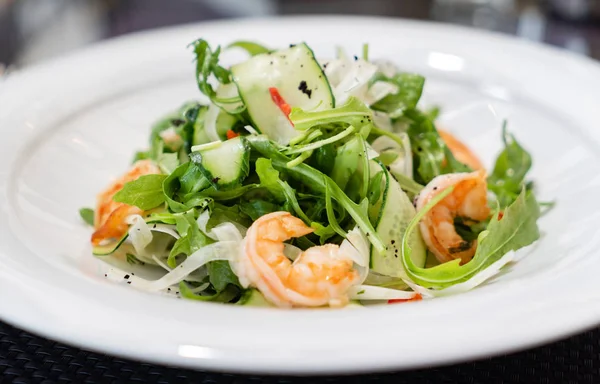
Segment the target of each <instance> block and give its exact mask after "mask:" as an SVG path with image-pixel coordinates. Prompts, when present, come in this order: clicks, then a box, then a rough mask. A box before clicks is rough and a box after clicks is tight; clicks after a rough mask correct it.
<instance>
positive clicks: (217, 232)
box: [196, 210, 247, 242]
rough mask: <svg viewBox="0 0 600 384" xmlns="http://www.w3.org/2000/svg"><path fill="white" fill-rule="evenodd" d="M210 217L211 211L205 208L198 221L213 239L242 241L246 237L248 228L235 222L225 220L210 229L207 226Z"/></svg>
mask: <svg viewBox="0 0 600 384" xmlns="http://www.w3.org/2000/svg"><path fill="white" fill-rule="evenodd" d="M209 219H210V212H209V211H208V210H205V211H204V212H202V213H201V214H200V216H198V219H197V220H196V222H197V223H198V228H200V230H201V231H202V232H203V233H204V234H205V235H206V236H208V237H210V238H211V239H213V240H218V241H237V242H241V241H242V239H243V238H244V236H245V234H246V231H247V228H246V227H244V226H243V225H240V224H238V223H233V222H231V223H230V222H225V223H221V224H218V225H216V226H215V227H214V228H213V229H211V230H210V231H208V230H207V229H206V226H207V225H208V220H209Z"/></svg>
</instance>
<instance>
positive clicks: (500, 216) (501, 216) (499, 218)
mask: <svg viewBox="0 0 600 384" xmlns="http://www.w3.org/2000/svg"><path fill="white" fill-rule="evenodd" d="M503 217H504V211H500V212H498V221H500V220H502V218H503Z"/></svg>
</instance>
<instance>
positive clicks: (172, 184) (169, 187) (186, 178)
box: [162, 162, 210, 212]
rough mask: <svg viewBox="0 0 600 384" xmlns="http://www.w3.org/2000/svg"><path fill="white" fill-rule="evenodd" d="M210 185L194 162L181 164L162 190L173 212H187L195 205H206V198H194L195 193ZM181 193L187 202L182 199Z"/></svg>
mask: <svg viewBox="0 0 600 384" xmlns="http://www.w3.org/2000/svg"><path fill="white" fill-rule="evenodd" d="M208 186H210V182H209V181H208V180H207V179H206V178H205V177H204V175H203V174H202V172H201V171H200V169H199V168H198V166H197V165H196V164H195V163H193V162H187V163H184V164H181V165H180V166H179V167H177V168H175V170H174V171H173V172H172V173H171V174H170V175H169V176H168V177H167V178H166V179H165V180H164V182H163V185H162V191H163V194H164V196H165V200H166V201H167V204H168V206H169V208H170V209H171V210H172V211H173V212H185V211H187V210H188V209H190V208H191V207H193V206H196V205H202V206H203V205H204V200H206V198H205V197H204V196H201V199H200V200H202V201H197V200H194V201H193V202H190V201H189V200H192V199H193V198H194V197H195V195H194V194H195V193H196V192H198V191H200V190H202V189H205V188H207V187H208ZM181 195H183V198H184V199H185V200H186V204H183V203H182V202H181V201H178V200H181Z"/></svg>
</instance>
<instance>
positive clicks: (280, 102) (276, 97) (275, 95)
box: [269, 87, 293, 125]
mask: <svg viewBox="0 0 600 384" xmlns="http://www.w3.org/2000/svg"><path fill="white" fill-rule="evenodd" d="M269 92H270V93H271V99H272V100H273V102H274V103H275V105H277V106H278V107H279V109H281V112H283V114H284V115H286V116H287V118H288V120H290V113H291V112H292V107H290V105H289V104H288V103H286V102H285V100H284V99H283V97H281V95H280V94H279V91H278V90H277V88H275V87H271V88H269ZM291 122H292V121H291V120H290V123H291ZM292 125H293V124H292Z"/></svg>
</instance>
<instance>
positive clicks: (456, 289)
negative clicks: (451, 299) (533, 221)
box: [404, 251, 515, 298]
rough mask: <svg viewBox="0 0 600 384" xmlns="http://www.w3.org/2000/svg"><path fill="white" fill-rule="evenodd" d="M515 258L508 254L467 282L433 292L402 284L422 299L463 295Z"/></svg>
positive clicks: (420, 287)
mask: <svg viewBox="0 0 600 384" xmlns="http://www.w3.org/2000/svg"><path fill="white" fill-rule="evenodd" d="M514 257H515V252H513V251H511V252H508V253H507V254H506V255H504V256H502V257H501V258H500V259H499V260H497V261H496V262H494V263H493V264H491V265H490V266H489V267H487V268H486V269H484V270H483V271H480V272H479V273H477V274H476V275H475V276H473V277H471V278H470V279H469V280H467V281H464V282H462V283H459V284H455V285H453V286H451V287H448V288H444V289H440V290H435V289H427V288H425V287H422V286H420V285H418V284H415V283H414V282H412V281H410V280H404V282H405V283H406V284H407V285H408V286H409V287H411V288H412V289H413V291H415V292H418V293H420V294H421V295H422V296H423V298H434V297H442V296H449V295H455V294H457V293H464V292H467V291H470V290H471V289H473V288H475V287H477V286H479V285H481V284H482V283H484V282H485V281H487V280H489V279H491V278H492V277H494V276H496V275H497V274H498V273H500V270H501V269H502V268H503V267H504V266H505V265H506V264H508V263H510V262H511V261H513V259H514Z"/></svg>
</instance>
